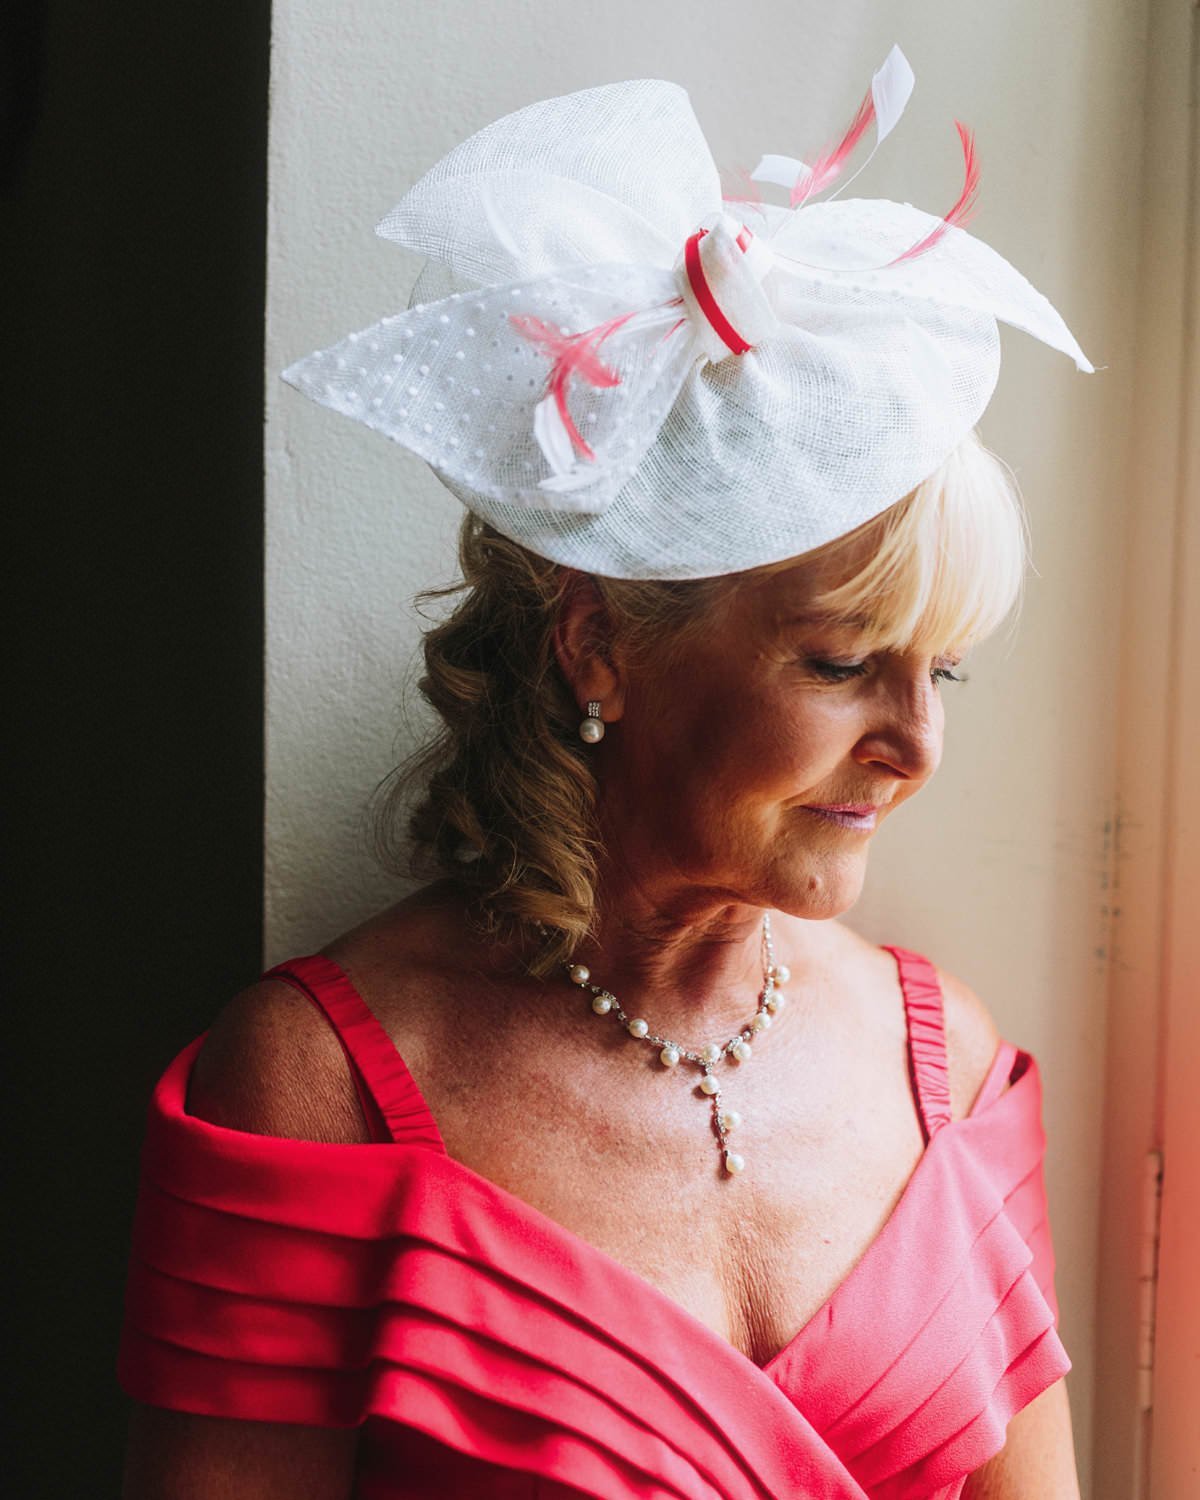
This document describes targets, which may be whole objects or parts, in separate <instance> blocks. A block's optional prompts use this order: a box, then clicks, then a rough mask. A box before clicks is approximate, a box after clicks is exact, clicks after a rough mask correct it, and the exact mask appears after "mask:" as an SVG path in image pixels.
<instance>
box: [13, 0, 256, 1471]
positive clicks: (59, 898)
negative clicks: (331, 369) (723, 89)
mask: <svg viewBox="0 0 1200 1500" xmlns="http://www.w3.org/2000/svg"><path fill="white" fill-rule="evenodd" d="M269 28H270V7H269V3H268V0H237V3H236V4H214V3H212V0H207V3H200V0H166V3H164V0H158V3H147V0H123V3H121V4H119V5H104V4H102V3H100V4H98V3H96V0H91V3H90V4H87V3H67V0H62V3H52V0H46V3H42V4H37V3H31V0H7V4H6V5H4V6H0V218H2V220H3V229H2V238H0V271H2V273H3V301H4V309H5V310H4V321H3V326H4V338H3V352H4V358H3V369H4V377H5V379H4V387H5V394H4V396H3V400H2V401H0V412H2V413H3V417H2V419H0V420H2V423H3V429H4V438H3V467H2V469H0V475H2V479H0V485H2V489H3V499H4V503H3V514H4V516H5V520H6V522H7V523H8V525H9V527H10V540H9V542H8V544H7V545H6V547H5V549H4V555H5V563H6V565H7V566H6V568H5V574H6V585H5V594H6V600H7V602H8V603H9V604H10V605H11V606H12V607H11V609H10V611H9V619H10V624H9V627H8V642H7V645H8V649H7V651H6V653H5V657H6V660H5V666H6V668H7V670H6V672H5V679H6V684H7V688H6V691H5V693H4V704H3V707H4V710H5V718H6V721H7V735H6V738H7V740H8V742H9V744H10V745H11V746H12V748H13V750H14V752H15V769H14V771H13V772H12V773H10V776H9V778H8V797H7V799H6V805H7V810H8V819H9V834H8V838H7V853H8V858H7V869H8V873H9V877H10V879H9V886H10V889H11V892H12V894H11V896H10V898H9V900H8V902H7V903H6V910H5V912H4V917H5V921H4V928H5V932H6V934H7V942H6V949H7V958H6V963H5V970H6V973H7V981H8V982H7V983H6V985H5V999H4V1010H3V1016H4V1021H5V1028H4V1036H3V1050H4V1056H5V1060H6V1063H7V1065H8V1075H9V1076H8V1084H7V1087H6V1089H5V1091H4V1092H5V1098H6V1100H7V1101H8V1104H9V1108H10V1118H9V1122H8V1129H7V1146H8V1154H9V1157H10V1161H11V1162H12V1163H13V1164H14V1168H15V1172H14V1175H15V1177H16V1181H17V1188H18V1193H17V1195H16V1200H15V1201H14V1200H13V1198H12V1197H11V1196H10V1200H9V1205H8V1218H9V1223H10V1225H11V1226H13V1228H15V1230H16V1231H17V1238H18V1244H17V1246H16V1255H15V1262H14V1263H15V1272H14V1276H13V1280H12V1281H11V1282H10V1283H9V1284H8V1285H7V1286H6V1287H5V1297H6V1300H7V1301H8V1304H9V1308H10V1312H11V1314H12V1315H13V1316H14V1318H15V1322H16V1324H17V1327H16V1337H15V1338H12V1339H10V1340H9V1346H8V1358H7V1361H6V1363H7V1368H8V1371H9V1377H10V1383H11V1387H12V1388H11V1390H10V1393H9V1396H8V1399H7V1401H6V1403H5V1404H6V1407H7V1415H8V1417H9V1422H8V1429H9V1433H10V1437H9V1440H8V1442H7V1444H6V1453H5V1458H4V1463H3V1465H2V1472H3V1475H4V1485H5V1488H6V1489H7V1491H8V1493H9V1494H14V1495H19V1496H21V1497H22V1500H33V1497H40V1496H53V1497H55V1500H70V1497H74V1496H88V1497H94V1496H100V1497H102V1496H110V1495H116V1494H117V1493H118V1492H119V1488H120V1470H121V1460H122V1451H123V1447H124V1436H125V1423H126V1416H127V1410H128V1403H127V1400H126V1398H125V1397H124V1395H123V1394H122V1392H121V1391H120V1389H119V1387H118V1386H117V1384H116V1379H115V1374H114V1362H115V1358H116V1343H117V1333H118V1328H119V1324H120V1316H121V1301H122V1296H123V1292H124V1279H125V1257H126V1254H127V1250H128V1238H129V1226H130V1216H131V1212H132V1207H133V1196H134V1188H135V1183H136V1172H137V1154H138V1148H139V1144H140V1141H141V1135H142V1124H143V1117H144V1113H145V1108H146V1101H147V1097H148V1094H149V1090H150V1088H151V1085H152V1084H153V1082H154V1080H155V1079H156V1078H157V1076H158V1074H159V1073H160V1072H161V1070H162V1068H163V1067H164V1066H165V1065H166V1063H167V1062H168V1061H169V1059H170V1058H171V1057H172V1056H173V1055H174V1053H175V1052H176V1051H177V1050H178V1049H179V1048H180V1047H182V1046H183V1045H184V1043H186V1042H187V1041H189V1040H190V1039H191V1038H192V1037H193V1036H195V1035H197V1034H198V1033H199V1032H200V1031H202V1030H203V1029H204V1027H205V1026H206V1025H207V1024H208V1023H209V1021H210V1020H211V1019H212V1016H213V1015H214V1013H215V1011H216V1010H217V1009H218V1008H219V1006H220V1005H221V1004H222V1003H223V1001H224V1000H225V999H226V998H227V997H228V996H229V995H230V994H232V993H233V992H234V991H235V990H237V989H239V988H241V987H242V986H243V985H244V984H245V983H247V982H248V981H249V980H251V979H253V978H254V977H255V976H256V974H257V972H258V966H259V957H260V927H261V881H260V870H261V858H260V850H261V842H262V754H261V735H262V730H261V720H262V687H261V670H262V651H261V614H262V603H261V599H262V588H261V569H262V384H263V375H262V353H261V351H262V334H263V295H264V283H265V271H264V250H265V225H266V110H267V83H268V76H267V58H268V41H269ZM14 533H15V534H14Z"/></svg>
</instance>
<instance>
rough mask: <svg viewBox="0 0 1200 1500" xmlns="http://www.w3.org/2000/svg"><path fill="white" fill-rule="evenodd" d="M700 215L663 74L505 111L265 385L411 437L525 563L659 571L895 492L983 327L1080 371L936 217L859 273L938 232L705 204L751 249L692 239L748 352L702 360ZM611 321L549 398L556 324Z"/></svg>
mask: <svg viewBox="0 0 1200 1500" xmlns="http://www.w3.org/2000/svg"><path fill="white" fill-rule="evenodd" d="M722 207H723V205H722V202H721V198H720V191H719V187H718V182H717V174H716V169H715V167H714V165H713V163H712V160H711V157H710V156H709V153H708V149H707V146H706V145H705V143H704V140H703V137H702V136H701V135H700V132H699V127H698V126H697V125H696V122H695V119H694V117H693V116H692V113H691V110H690V107H689V106H688V103H687V96H686V94H685V93H684V92H683V90H681V89H679V88H678V87H676V86H675V85H673V84H666V83H659V82H655V81H653V80H650V81H646V80H641V81H636V82H633V83H628V84H614V85H609V86H606V87H604V88H599V89H589V90H585V91H583V92H582V93H579V94H573V95H568V96H567V97H566V98H564V99H555V100H546V101H544V102H542V103H540V104H536V105H532V106H530V107H529V108H528V109H526V110H521V111H518V112H517V113H516V114H514V115H510V116H508V117H506V118H505V119H504V120H500V121H497V122H496V123H495V124H494V125H491V126H489V127H488V128H487V129H486V130H484V131H481V132H480V133H479V134H478V135H476V136H473V137H472V138H471V139H470V140H469V141H466V142H464V143H463V145H461V146H459V147H458V148H457V149H456V150H455V151H452V152H451V153H450V155H449V156H448V157H446V158H445V160H444V161H442V162H441V163H439V164H438V166H436V167H434V168H433V169H432V170H431V171H430V172H429V173H427V174H426V176H425V177H423V178H422V179H421V181H420V182H419V183H418V184H417V185H416V186H415V187H414V188H413V189H412V191H411V192H410V193H409V194H408V195H407V196H406V198H405V199H404V200H403V202H402V203H401V204H400V205H398V207H397V208H396V209H395V210H394V211H393V212H392V213H391V214H389V215H388V216H387V218H386V219H385V220H384V221H383V222H382V224H381V225H380V226H379V230H380V233H381V234H384V235H385V236H386V237H388V238H392V239H395V240H398V241H400V242H401V243H403V244H405V245H408V246H409V247H411V248H413V249H416V250H418V251H420V252H422V253H423V254H425V255H426V256H428V257H429V258H430V259H429V263H428V265H427V268H426V270H425V271H424V272H423V273H422V276H421V278H420V280H419V283H418V288H417V292H416V293H415V294H414V295H415V296H418V297H419V298H420V300H418V301H414V303H413V305H411V306H410V307H409V309H408V310H407V311H406V312H402V313H398V314H395V315H393V316H391V317H388V318H385V319H384V320H383V321H382V322H380V323H378V324H376V325H375V326H373V327H371V328H368V329H364V330H363V331H362V332H360V333H356V334H351V335H350V336H349V338H347V339H344V340H343V341H342V342H341V343H339V344H336V345H334V346H333V347H331V348H329V349H326V350H322V351H319V352H318V353H316V354H313V355H310V356H308V357H307V358H306V359H303V360H300V361H298V362H297V363H296V364H295V365H293V366H292V367H291V368H290V369H289V370H287V371H285V372H284V378H285V379H286V380H289V381H290V382H291V383H292V384H294V385H296V386H297V387H298V388H299V389H301V390H303V391H305V392H306V393H307V394H308V395H310V396H312V397H313V398H314V399H315V400H317V401H320V402H322V403H323V404H325V405H327V406H330V407H331V408H333V409H334V410H337V411H340V412H343V413H345V414H347V415H349V416H352V417H354V418H355V419H356V420H358V421H361V422H363V423H365V424H366V425H368V426H370V427H373V428H375V429H376V430H378V431H380V432H382V433H384V434H385V435H386V436H388V437H390V438H392V439H394V440H395V441H398V442H401V443H403V444H404V445H405V446H406V447H408V448H410V449H412V450H413V451H414V452H416V453H417V454H419V455H420V456H421V457H422V458H423V459H425V460H426V462H428V463H429V464H430V465H431V466H432V467H433V468H434V470H435V472H436V473H437V474H438V475H439V477H440V478H441V479H442V480H443V482H444V483H445V484H446V485H447V487H448V488H449V489H451V490H452V491H453V493H455V494H456V495H458V496H459V498H460V499H461V500H462V501H463V503H464V504H466V505H468V506H469V507H471V509H473V510H475V511H476V512H477V513H479V514H480V515H482V516H484V517H486V518H487V519H488V520H489V521H490V522H491V523H492V524H493V525H495V526H496V527H497V528H498V529H499V530H500V531H502V532H504V533H505V534H506V535H508V536H510V537H512V538H514V539H515V540H517V541H520V542H522V543H524V544H525V545H526V546H528V547H530V548H531V549H532V550H534V551H536V552H538V553H540V554H541V555H543V556H546V557H549V558H552V559H554V560H555V561H559V562H562V563H566V564H568V565H570V566H574V567H578V568H582V569H585V570H587V571H589V572H596V573H602V574H606V575H608V576H610V577H621V578H664V579H666V578H697V577H706V576H711V575H713V574H719V573H727V572H733V571H738V570H741V569H744V568H749V567H753V566H756V565H758V564H761V563H765V562H772V561H776V560H779V559H781V558H785V557H790V556H796V555H799V554H801V553H803V552H806V551H808V550H810V549H812V548H814V547H816V546H819V545H821V544H822V543H824V542H827V541H830V540H832V539H833V538H834V537H837V536H840V535H842V534H844V533H845V532H847V531H850V530H853V529H854V528H855V527H856V526H858V525H860V524H862V523H863V522H864V521H867V520H869V519H870V518H871V517H872V516H875V515H877V514H879V512H880V511H882V510H884V509H886V508H887V507H888V506H889V505H892V504H894V503H895V502H896V501H897V500H899V499H900V498H901V497H902V496H903V495H905V494H906V493H907V492H908V491H909V490H911V489H912V488H913V486H914V485H916V484H917V483H919V482H920V480H921V479H923V478H925V477H926V476H927V475H928V474H930V473H931V472H932V471H933V470H934V469H936V468H937V467H938V465H939V464H940V463H941V462H942V460H943V459H944V458H945V457H946V456H947V455H948V454H949V452H950V451H951V450H952V449H953V448H954V447H955V446H956V444H957V443H958V442H959V441H960V440H961V439H962V438H963V437H964V436H965V435H966V433H967V432H968V431H969V430H970V429H971V428H972V427H973V426H974V424H975V423H976V422H977V421H978V420H979V417H980V416H981V415H982V413H983V410H984V408H985V407H986V405H987V402H988V400H989V399H990V397H991V394H992V391H993V389H994V387H995V383H996V379H997V376H998V372H999V352H1000V351H999V336H998V330H997V324H996V320H997V318H1000V319H1002V320H1004V321H1006V322H1008V323H1011V324H1013V325H1014V326H1016V327H1019V328H1022V329H1024V330H1026V331H1028V332H1030V333H1032V334H1033V335H1034V336H1035V337H1037V338H1039V339H1041V340H1043V341H1044V342H1045V343H1047V344H1050V345H1051V346H1052V347H1054V348H1056V349H1060V350H1062V351H1063V352H1065V353H1067V354H1070V355H1071V356H1072V357H1073V358H1074V359H1075V361H1076V364H1077V365H1078V366H1079V368H1081V369H1087V370H1090V369H1091V368H1092V367H1091V365H1090V364H1089V363H1088V361H1087V359H1086V357H1085V356H1084V355H1083V353H1082V351H1081V350H1080V349H1079V346H1078V344H1077V343H1076V342H1075V340H1074V339H1073V338H1072V336H1071V334H1070V332H1069V330H1068V329H1067V328H1066V325H1065V324H1064V323H1063V320H1062V319H1061V317H1059V315H1058V313H1057V312H1056V311H1055V310H1054V308H1053V307H1052V306H1051V305H1050V303H1049V302H1048V301H1047V300H1046V299H1045V298H1044V297H1042V296H1041V294H1040V293H1038V292H1037V291H1035V290H1034V288H1033V287H1032V286H1030V284H1029V283H1028V282H1027V281H1026V280H1025V278H1024V277H1023V276H1021V275H1020V273H1019V272H1017V271H1016V270H1014V268H1013V267H1012V266H1010V265H1009V264H1008V262H1007V261H1005V260H1004V258H1003V257H1002V256H1000V255H998V254H997V253H996V252H995V251H994V250H992V249H991V248H990V247H989V246H987V245H985V244H984V243H983V242H982V241H979V240H977V239H975V238H974V237H973V236H971V235H969V234H967V233H966V232H965V231H963V230H961V229H956V228H950V229H949V230H947V231H946V233H945V235H944V237H943V238H942V239H941V241H940V242H939V243H938V244H936V245H935V246H934V247H933V248H932V249H931V250H929V251H927V252H926V253H924V254H922V255H920V256H917V257H915V258H913V259H911V260H908V261H904V262H902V263H901V264H900V265H898V266H890V267H888V268H886V269H876V268H877V267H880V266H881V265H882V264H883V263H884V262H886V261H888V260H890V259H892V258H894V257H895V256H897V255H899V254H900V253H901V252H902V251H904V250H905V249H907V248H908V247H910V246H911V245H913V244H914V243H916V242H917V241H918V240H920V239H921V238H922V237H923V236H925V235H926V234H928V232H929V231H930V230H931V229H932V228H934V227H935V226H936V225H937V224H938V223H939V221H938V220H937V219H936V218H935V217H933V216H932V215H929V214H926V213H923V212H921V211H920V210H919V209H915V208H913V207H912V206H911V205H909V204H898V203H892V202H889V201H887V200H864V199H851V200H846V201H832V202H823V203H809V204H806V205H805V206H803V207H802V208H800V209H798V210H795V211H791V210H786V209H783V208H779V207H771V206H757V207H754V206H750V205H732V204H731V205H729V206H728V207H729V210H730V211H731V212H732V211H733V210H734V209H737V210H738V215H739V216H738V220H737V221H735V223H734V225H733V226H732V229H733V231H734V232H736V229H737V227H738V224H739V223H740V221H741V219H742V218H744V219H745V222H746V224H747V225H748V227H749V228H750V229H751V230H752V232H753V234H754V236H755V241H754V252H753V255H749V254H748V255H746V256H745V257H744V260H739V258H738V256H737V255H736V254H734V255H732V256H730V255H729V254H727V253H725V252H724V251H723V252H722V253H721V254H719V255H718V254H716V253H715V252H716V250H717V236H715V235H714V234H710V235H709V236H708V237H707V238H708V241H709V244H708V251H709V252H711V253H708V254H707V256H706V264H708V265H709V267H710V274H711V276H712V284H711V286H710V288H709V290H710V292H711V294H712V299H713V301H714V302H715V304H716V306H717V307H718V308H719V309H720V310H722V311H724V312H728V313H730V314H731V315H732V317H733V318H734V319H735V320H736V319H737V318H739V317H741V318H743V319H745V320H749V321H752V322H753V324H754V332H755V340H754V341H753V342H754V347H753V348H751V349H750V350H749V351H748V352H747V353H744V354H739V355H733V354H727V353H726V346H724V345H722V343H721V341H720V339H717V338H714V336H713V326H714V325H713V323H712V322H711V321H710V320H709V319H708V318H706V317H705V315H704V313H703V311H702V310H701V309H702V304H698V303H697V301H696V297H695V295H694V294H693V292H694V289H693V288H692V287H691V286H690V283H689V282H688V281H687V278H686V276H685V274H684V272H683V270H682V253H683V246H684V243H685V241H686V240H687V238H688V236H690V235H692V234H694V232H695V231H696V230H697V229H698V228H700V227H705V228H706V229H711V230H719V231H720V232H721V234H725V232H726V229H727V227H728V226H727V225H726V224H724V223H723V222H722ZM724 243H725V244H726V246H728V244H730V243H731V241H730V240H729V239H728V235H726V238H725V241H724ZM701 244H703V241H702V242H701ZM625 314H633V315H634V316H632V317H630V318H629V320H628V321H627V322H625V323H624V324H623V325H622V326H621V327H620V328H618V329H617V330H616V331H614V332H612V333H611V334H610V335H609V336H607V337H606V338H604V339H603V340H602V341H600V342H599V343H598V344H597V345H596V354H597V356H598V358H599V360H600V361H602V364H603V366H604V367H607V369H609V370H611V371H613V372H614V373H615V375H616V377H617V378H618V383H617V384H615V385H612V386H605V385H604V384H599V385H593V384H590V383H589V381H588V379H585V378H581V377H580V376H579V375H575V376H572V377H571V378H570V379H568V380H566V382H565V384H563V385H562V391H563V397H562V401H561V402H560V401H559V400H557V399H556V400H551V399H550V398H549V397H548V392H549V391H552V390H553V389H554V387H553V384H552V382H551V376H552V372H553V371H554V370H555V369H556V368H561V366H556V364H555V360H556V359H559V358H560V357H561V356H562V352H563V350H564V349H566V348H568V347H569V344H568V342H566V341H564V340H566V338H567V336H576V335H582V334H585V333H586V332H587V331H588V330H595V329H598V328H600V327H601V325H604V324H606V323H607V322H608V320H610V319H614V318H617V317H620V316H623V315H625ZM514 317H516V318H517V319H518V320H522V319H526V320H527V319H530V318H533V319H537V320H540V321H539V323H538V324H537V325H534V331H533V332H532V333H531V332H530V327H531V325H529V324H528V323H522V324H521V328H518V327H517V326H514V323H513V318H514ZM522 329H524V332H523V331H521V330H522ZM571 347H573V346H571ZM603 374H604V371H603V370H601V376H603ZM564 412H565V422H566V425H565V426H564V425H562V423H563V416H562V414H563V413H564ZM535 420H537V421H540V422H541V423H542V431H541V440H540V441H539V438H538V437H535ZM548 422H549V423H551V425H552V426H553V428H554V432H555V433H556V434H557V438H556V441H555V442H554V443H548V442H547V440H546V424H547V423H548ZM572 427H573V428H574V429H575V432H574V434H573V435H572V437H571V441H570V442H568V436H567V434H568V433H569V432H570V429H571V428H572ZM584 444H586V445H587V449H588V450H590V453H588V452H585V451H584V449H583V445H584ZM564 453H565V455H566V457H565V459H564Z"/></svg>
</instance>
